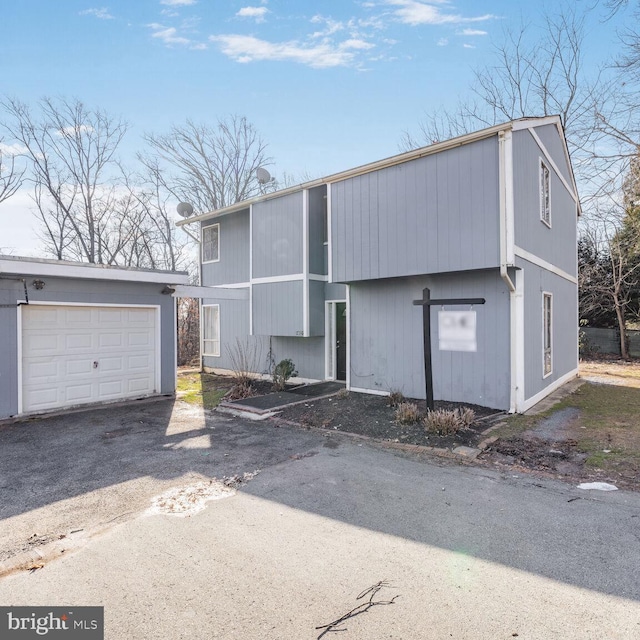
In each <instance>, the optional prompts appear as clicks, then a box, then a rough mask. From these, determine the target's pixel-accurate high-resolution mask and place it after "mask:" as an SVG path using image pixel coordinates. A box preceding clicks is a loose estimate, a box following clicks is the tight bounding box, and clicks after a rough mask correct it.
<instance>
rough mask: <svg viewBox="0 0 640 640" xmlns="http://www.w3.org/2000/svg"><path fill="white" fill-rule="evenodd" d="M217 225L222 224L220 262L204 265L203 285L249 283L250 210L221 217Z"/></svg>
mask: <svg viewBox="0 0 640 640" xmlns="http://www.w3.org/2000/svg"><path fill="white" fill-rule="evenodd" d="M215 223H219V224H220V236H219V237H220V260H219V261H218V262H210V263H208V264H203V265H202V285H203V286H208V287H210V286H213V285H217V284H233V283H236V282H249V210H248V209H246V210H244V211H239V212H238V213H233V214H230V215H226V216H221V217H220V218H217V219H216V220H215ZM210 224H211V221H207V222H206V223H203V225H202V226H203V227H204V226H208V225H210Z"/></svg>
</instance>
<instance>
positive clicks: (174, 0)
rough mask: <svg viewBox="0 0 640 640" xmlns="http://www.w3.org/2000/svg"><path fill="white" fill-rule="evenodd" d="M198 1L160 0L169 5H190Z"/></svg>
mask: <svg viewBox="0 0 640 640" xmlns="http://www.w3.org/2000/svg"><path fill="white" fill-rule="evenodd" d="M197 1H198V0H160V4H164V5H167V6H168V7H188V6H189V5H191V4H195V3H196V2H197Z"/></svg>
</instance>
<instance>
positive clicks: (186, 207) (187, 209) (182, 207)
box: [176, 202, 193, 218]
mask: <svg viewBox="0 0 640 640" xmlns="http://www.w3.org/2000/svg"><path fill="white" fill-rule="evenodd" d="M176 211H177V212H178V214H179V215H181V216H182V217H183V218H188V217H189V216H190V215H191V214H192V213H193V207H192V206H191V205H190V204H189V203H188V202H181V203H180V204H178V206H177V207H176Z"/></svg>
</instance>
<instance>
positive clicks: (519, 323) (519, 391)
mask: <svg viewBox="0 0 640 640" xmlns="http://www.w3.org/2000/svg"><path fill="white" fill-rule="evenodd" d="M513 296H514V301H513V305H514V306H513V307H512V313H514V314H515V327H514V329H513V331H514V333H515V340H514V341H512V345H513V344H514V343H515V361H514V358H512V360H511V363H512V364H511V366H512V367H515V406H514V407H513V408H514V411H519V410H520V407H521V406H522V404H523V403H524V384H525V380H524V362H525V360H524V357H525V356H524V347H525V332H524V271H523V270H522V269H519V270H518V271H516V290H515V292H514V294H513ZM512 375H513V371H512ZM512 380H513V378H512ZM512 404H513V399H512Z"/></svg>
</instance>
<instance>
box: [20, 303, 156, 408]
mask: <svg viewBox="0 0 640 640" xmlns="http://www.w3.org/2000/svg"><path fill="white" fill-rule="evenodd" d="M22 313H23V322H22V399H23V400H22V405H23V406H22V410H23V411H25V412H26V411H38V410H45V409H52V408H60V407H64V406H69V405H75V404H83V403H89V402H99V401H102V400H117V399H119V398H127V397H136V396H141V395H148V394H152V393H155V392H156V391H157V389H156V367H158V366H159V362H158V358H157V355H156V337H155V336H156V326H155V323H156V317H157V314H156V311H155V310H154V309H129V308H109V309H104V308H99V307H89V306H87V307H65V306H63V305H61V306H60V307H51V308H46V307H37V306H36V305H29V306H26V305H25V307H23V311H22ZM94 363H97V366H94Z"/></svg>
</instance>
